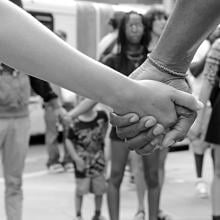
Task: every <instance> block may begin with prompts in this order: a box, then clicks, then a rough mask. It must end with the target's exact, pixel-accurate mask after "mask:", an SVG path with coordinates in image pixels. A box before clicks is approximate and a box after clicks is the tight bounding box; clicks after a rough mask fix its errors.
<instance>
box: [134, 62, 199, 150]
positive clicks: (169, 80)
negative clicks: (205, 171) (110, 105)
mask: <svg viewBox="0 0 220 220" xmlns="http://www.w3.org/2000/svg"><path fill="white" fill-rule="evenodd" d="M131 77H132V78H135V79H140V80H142V79H153V80H158V81H161V82H164V83H166V84H168V85H170V86H173V87H174V88H177V89H179V90H182V91H185V92H189V91H190V88H189V85H188V83H187V82H186V80H184V79H178V78H175V77H173V76H171V75H169V74H166V73H162V72H160V71H159V70H158V69H156V68H155V67H154V66H152V65H151V64H149V63H145V64H144V65H143V66H141V67H140V68H138V69H136V70H135V71H134V72H133V73H132V74H131ZM180 106H182V105H181V103H180V104H179V107H178V108H176V113H177V115H178V120H177V121H176V123H175V126H173V127H172V129H171V131H170V132H169V133H168V134H167V135H166V136H165V139H164V141H163V145H164V146H165V147H167V146H169V145H172V144H173V143H175V142H176V141H179V140H182V139H183V138H184V137H185V135H186V134H187V132H188V130H189V128H190V127H191V125H192V123H193V122H194V120H195V118H196V112H195V111H194V112H193V111H188V110H183V109H182V108H180ZM163 125H164V126H166V127H167V125H166V124H163Z"/></svg>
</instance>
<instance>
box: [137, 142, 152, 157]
mask: <svg viewBox="0 0 220 220" xmlns="http://www.w3.org/2000/svg"><path fill="white" fill-rule="evenodd" d="M155 148H156V146H155V145H152V144H148V145H146V146H144V147H143V148H141V149H137V150H135V152H136V153H137V154H139V155H141V156H147V155H149V154H152V153H153V152H154V151H155Z"/></svg>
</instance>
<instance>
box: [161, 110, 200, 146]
mask: <svg viewBox="0 0 220 220" xmlns="http://www.w3.org/2000/svg"><path fill="white" fill-rule="evenodd" d="M176 111H177V114H178V121H177V123H176V124H175V125H174V127H173V128H172V129H171V130H170V131H169V132H168V133H167V134H166V135H165V137H164V140H163V143H162V145H163V146H164V147H169V146H171V145H173V144H174V143H175V142H177V141H181V140H183V139H184V137H185V136H186V134H187V133H188V131H189V129H190V127H191V125H192V124H193V122H194V121H195V118H196V112H189V111H186V112H185V113H184V111H185V110H183V108H182V107H179V106H176ZM180 113H181V115H179V114H180Z"/></svg>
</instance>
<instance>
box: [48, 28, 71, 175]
mask: <svg viewBox="0 0 220 220" xmlns="http://www.w3.org/2000/svg"><path fill="white" fill-rule="evenodd" d="M55 34H56V35H57V36H58V37H60V38H61V39H62V40H64V41H66V38H67V36H66V33H65V32H63V31H59V30H58V31H56V32H55ZM51 86H52V87H53V89H54V90H56V94H57V95H58V98H59V102H60V105H62V106H63V100H62V95H61V88H60V87H58V86H56V85H53V84H51ZM44 108H45V114H44V119H45V124H46V134H45V137H46V145H47V152H48V160H47V163H46V166H47V168H48V170H49V172H51V173H60V172H64V171H67V172H72V171H73V165H72V163H71V162H70V157H69V154H68V152H67V150H66V146H65V142H64V141H63V140H62V139H63V137H62V132H63V125H62V120H60V118H59V114H57V111H56V109H54V108H53V107H52V106H51V105H50V104H48V103H45V104H44ZM60 142H61V143H60ZM61 145H62V149H63V157H62V155H61V149H59V148H60V146H61Z"/></svg>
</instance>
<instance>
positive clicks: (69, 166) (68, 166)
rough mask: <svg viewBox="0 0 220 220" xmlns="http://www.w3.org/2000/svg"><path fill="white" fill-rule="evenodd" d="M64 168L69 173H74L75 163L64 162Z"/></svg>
mask: <svg viewBox="0 0 220 220" xmlns="http://www.w3.org/2000/svg"><path fill="white" fill-rule="evenodd" d="M64 170H65V171H66V172H67V173H72V172H73V171H74V167H73V164H72V163H66V164H64Z"/></svg>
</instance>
